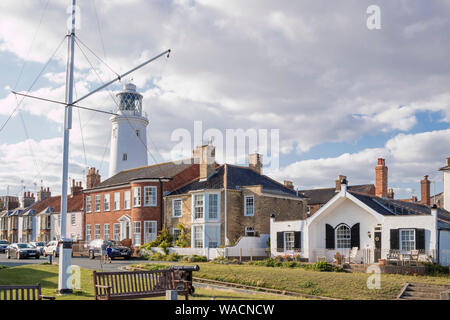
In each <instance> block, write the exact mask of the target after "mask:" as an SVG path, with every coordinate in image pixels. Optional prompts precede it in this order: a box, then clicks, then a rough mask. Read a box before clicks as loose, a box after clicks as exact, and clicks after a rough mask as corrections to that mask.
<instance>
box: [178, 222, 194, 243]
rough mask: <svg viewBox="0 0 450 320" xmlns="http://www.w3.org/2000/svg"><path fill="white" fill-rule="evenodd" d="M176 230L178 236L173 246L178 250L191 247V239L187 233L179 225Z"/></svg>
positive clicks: (181, 225)
mask: <svg viewBox="0 0 450 320" xmlns="http://www.w3.org/2000/svg"><path fill="white" fill-rule="evenodd" d="M177 228H178V229H179V230H180V235H179V236H178V239H177V240H176V241H175V245H176V246H178V247H180V248H187V247H189V246H190V245H191V237H190V235H189V231H188V230H187V229H186V228H185V227H184V226H183V224H181V223H179V224H178V225H177Z"/></svg>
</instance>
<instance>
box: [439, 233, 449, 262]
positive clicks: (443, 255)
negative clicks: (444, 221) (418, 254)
mask: <svg viewBox="0 0 450 320" xmlns="http://www.w3.org/2000/svg"><path fill="white" fill-rule="evenodd" d="M439 236H440V245H439V251H440V256H439V262H440V264H441V265H443V266H450V230H441V231H440V234H439Z"/></svg>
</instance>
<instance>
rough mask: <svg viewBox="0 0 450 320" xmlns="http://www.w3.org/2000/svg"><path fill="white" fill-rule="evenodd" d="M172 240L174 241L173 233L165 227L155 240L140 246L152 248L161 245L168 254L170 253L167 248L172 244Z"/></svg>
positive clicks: (147, 248) (146, 248)
mask: <svg viewBox="0 0 450 320" xmlns="http://www.w3.org/2000/svg"><path fill="white" fill-rule="evenodd" d="M172 242H173V237H172V235H171V234H170V233H169V230H167V228H166V227H163V228H162V230H161V231H160V232H159V234H158V236H157V237H156V239H155V240H153V241H151V242H149V243H145V244H143V245H142V246H140V247H139V249H141V250H142V249H145V250H150V249H151V248H152V247H160V248H162V249H163V251H164V252H165V253H166V254H168V253H169V251H168V250H167V248H169V247H171V246H172Z"/></svg>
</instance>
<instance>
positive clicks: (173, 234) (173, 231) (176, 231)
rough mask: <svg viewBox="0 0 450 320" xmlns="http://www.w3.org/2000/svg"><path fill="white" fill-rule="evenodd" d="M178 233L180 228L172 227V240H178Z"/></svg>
mask: <svg viewBox="0 0 450 320" xmlns="http://www.w3.org/2000/svg"><path fill="white" fill-rule="evenodd" d="M180 234H181V230H180V229H178V228H172V237H173V240H174V241H176V240H178V238H179V237H180Z"/></svg>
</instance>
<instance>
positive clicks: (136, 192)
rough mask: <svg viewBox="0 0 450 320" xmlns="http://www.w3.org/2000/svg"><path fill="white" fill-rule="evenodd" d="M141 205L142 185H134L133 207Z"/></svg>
mask: <svg viewBox="0 0 450 320" xmlns="http://www.w3.org/2000/svg"><path fill="white" fill-rule="evenodd" d="M140 206H141V187H140V186H139V187H133V208H137V207H140Z"/></svg>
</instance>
